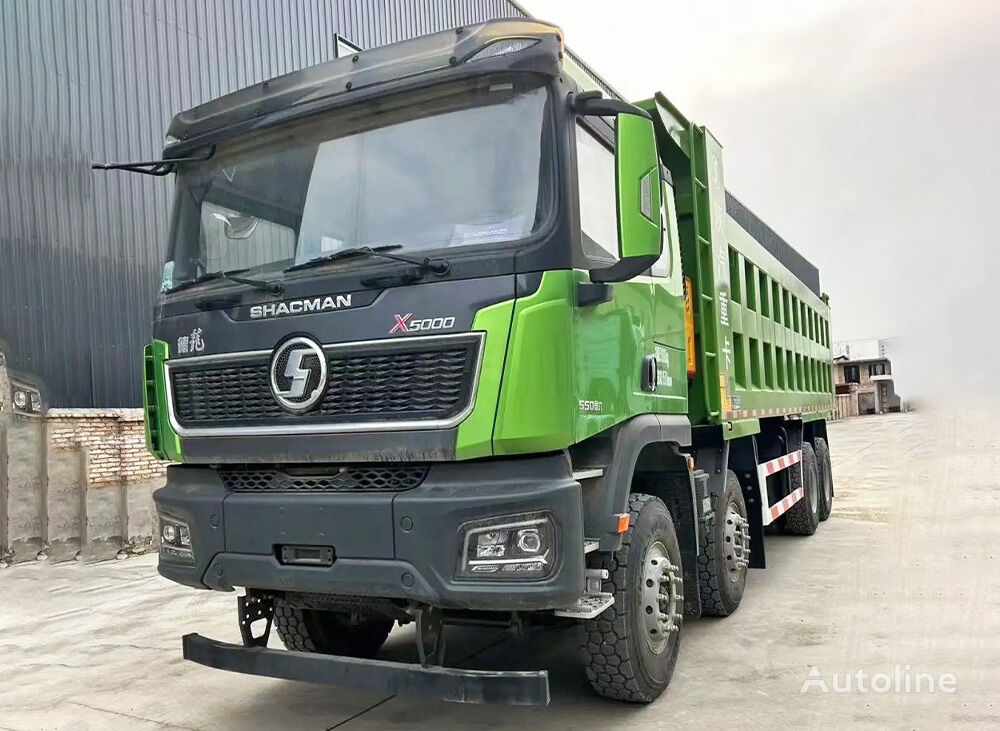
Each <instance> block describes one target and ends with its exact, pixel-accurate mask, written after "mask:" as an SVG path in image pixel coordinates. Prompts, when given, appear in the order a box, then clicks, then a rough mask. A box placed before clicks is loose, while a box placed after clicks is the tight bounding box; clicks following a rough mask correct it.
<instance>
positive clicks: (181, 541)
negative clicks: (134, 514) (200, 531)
mask: <svg viewBox="0 0 1000 731" xmlns="http://www.w3.org/2000/svg"><path fill="white" fill-rule="evenodd" d="M160 558H162V559H166V560H168V561H174V562H176V563H194V553H193V551H192V550H191V531H190V529H189V528H188V525H187V523H185V522H184V521H183V520H181V519H179V518H174V517H173V516H169V515H161V516H160Z"/></svg>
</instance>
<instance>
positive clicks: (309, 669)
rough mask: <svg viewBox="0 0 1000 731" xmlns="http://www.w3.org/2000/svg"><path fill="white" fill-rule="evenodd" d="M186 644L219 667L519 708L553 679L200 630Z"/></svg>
mask: <svg viewBox="0 0 1000 731" xmlns="http://www.w3.org/2000/svg"><path fill="white" fill-rule="evenodd" d="M183 642H184V659H185V660H191V661H193V662H196V663H198V664H200V665H207V666H209V667H213V668H217V669H219V670H231V671H233V672H237V673H247V674H249V675H264V676H267V677H270V678H282V679H284V680H302V681H306V682H310V683H324V684H328V685H337V686H340V687H342V688H350V689H353V690H365V691H373V692H380V693H386V694H392V695H401V696H411V697H417V698H440V699H441V700H445V701H453V702H456V703H505V704H508V705H517V706H536V705H542V706H544V705H548V703H549V677H548V673H547V672H546V671H545V670H535V671H517V670H502V671H496V670H465V669H462V668H446V667H441V666H435V665H417V664H414V663H401V662H388V661H386V660H363V659H359V658H354V657H342V656H338V655H319V654H312V653H307V652H292V651H289V650H269V649H267V648H266V647H244V646H243V645H231V644H227V643H225V642H219V641H217V640H212V639H208V638H207V637H202V636H201V635H197V634H190V635H184V640H183Z"/></svg>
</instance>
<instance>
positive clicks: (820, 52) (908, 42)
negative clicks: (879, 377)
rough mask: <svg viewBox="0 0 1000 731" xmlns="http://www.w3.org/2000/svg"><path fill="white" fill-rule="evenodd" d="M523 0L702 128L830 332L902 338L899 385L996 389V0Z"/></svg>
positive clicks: (999, 145) (638, 90)
mask: <svg viewBox="0 0 1000 731" xmlns="http://www.w3.org/2000/svg"><path fill="white" fill-rule="evenodd" d="M524 5H525V7H526V9H527V10H528V11H529V12H531V13H533V14H534V15H535V16H536V17H538V18H541V19H544V20H550V21H552V22H554V23H557V24H559V25H561V26H562V27H563V29H564V31H565V36H566V42H567V44H568V45H569V46H570V47H571V48H572V49H573V50H574V51H576V52H577V53H578V54H579V55H580V56H582V57H583V58H584V60H586V61H587V62H589V63H590V64H591V65H592V66H593V67H594V68H595V69H596V70H597V72H598V73H600V74H601V75H602V76H604V77H605V78H606V79H607V80H608V81H609V82H610V83H611V84H612V85H613V86H614V87H616V88H617V89H618V90H619V91H620V92H622V93H623V94H624V95H625V96H626V97H628V98H630V99H640V98H645V97H648V96H650V95H651V94H652V93H653V92H654V91H662V92H663V93H664V94H666V96H667V97H668V98H670V99H671V101H673V102H674V103H675V104H677V106H678V107H679V108H680V109H681V111H683V112H684V113H685V114H686V115H687V116H688V117H689V118H691V119H693V120H694V121H696V122H698V123H699V124H704V125H706V126H707V127H708V128H709V129H711V130H712V132H713V133H714V134H715V136H716V137H717V138H718V139H719V140H720V142H721V143H722V145H723V148H724V151H723V161H724V164H725V169H724V173H725V179H726V187H728V188H729V189H730V190H732V191H733V193H734V194H735V195H736V196H737V197H739V198H740V199H741V200H742V201H743V202H744V203H745V204H746V205H748V206H749V207H750V208H752V209H753V210H754V212H756V213H757V214H758V215H759V216H760V217H761V218H762V219H764V220H765V221H766V222H767V223H768V224H770V225H771V227H772V228H774V229H775V230H776V231H777V232H778V233H779V234H781V235H782V236H783V237H784V238H785V239H786V240H787V241H788V242H789V243H791V244H792V246H794V247H795V248H797V249H798V250H799V251H800V252H801V253H802V254H803V255H805V256H806V257H807V258H808V259H809V260H811V261H812V262H813V263H814V264H816V265H817V266H818V267H819V269H820V279H821V283H822V286H823V289H824V291H826V292H827V293H829V295H830V305H831V308H832V320H833V322H832V327H833V335H834V337H835V338H836V339H838V340H839V339H853V338H860V337H869V336H886V335H896V336H902V338H903V340H902V343H903V346H902V347H903V349H902V351H901V352H899V353H897V355H896V362H895V367H894V370H895V372H896V381H897V390H899V391H900V392H902V394H903V395H904V397H905V396H914V395H919V396H923V397H928V396H933V395H934V394H935V393H937V394H942V393H944V392H946V390H947V389H951V388H953V387H955V386H956V385H958V386H961V387H962V388H963V389H964V390H965V392H966V393H967V394H970V395H978V394H981V393H982V392H983V390H984V389H988V390H989V391H990V392H991V393H993V394H997V393H998V392H1000V388H998V387H997V382H998V381H1000V376H997V375H994V369H1000V347H998V346H997V344H996V340H997V337H998V336H997V335H996V333H995V327H994V325H993V317H992V314H993V313H994V312H995V311H997V310H998V309H1000V304H998V302H997V299H998V297H997V295H998V289H1000V288H998V286H997V284H996V281H995V280H996V276H997V273H998V271H1000V269H998V265H1000V249H998V246H1000V241H998V237H1000V226H998V223H997V221H998V217H1000V141H998V137H1000V2H996V1H994V0H906V1H902V0H879V1H877V2H872V0H866V1H865V2H861V1H860V0H809V2H776V1H766V2H765V1H759V2H752V3H750V2H718V1H712V2H708V1H707V0H706V1H705V2H676V1H675V0H673V1H672V0H658V1H655V2H652V1H651V2H646V1H643V0H619V1H618V2H614V3H609V2H602V3H596V2H595V3H589V2H580V1H579V0H577V1H573V0H526V1H525V3H524ZM609 8H613V14H610V13H609Z"/></svg>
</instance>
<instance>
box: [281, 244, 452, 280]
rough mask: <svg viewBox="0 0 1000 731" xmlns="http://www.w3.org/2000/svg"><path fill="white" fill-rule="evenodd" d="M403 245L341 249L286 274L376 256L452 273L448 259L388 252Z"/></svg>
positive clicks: (298, 266)
mask: <svg viewBox="0 0 1000 731" xmlns="http://www.w3.org/2000/svg"><path fill="white" fill-rule="evenodd" d="M402 248H403V246H402V245H401V244H386V245H385V246H374V247H372V246H358V247H355V248H352V249H341V250H340V251H334V252H331V253H329V254H326V255H324V256H318V257H316V258H315V259H310V260H309V261H304V262H302V263H301V264H293V265H292V266H290V267H288V268H287V269H285V271H286V272H295V271H299V270H300V269H309V268H311V267H315V266H319V265H321V264H328V263H330V262H332V261H339V260H340V259H346V258H348V257H352V256H376V257H380V258H382V259H392V260H393V261H402V262H406V263H407V264H412V265H414V266H417V267H419V268H420V270H421V271H425V272H432V273H433V274H437V275H444V274H447V273H448V272H449V271H451V264H449V263H448V260H447V259H441V258H437V259H431V258H429V257H424V258H423V259H416V258H411V257H409V256H400V255H399V254H389V253H386V252H389V251H395V250H396V249H402Z"/></svg>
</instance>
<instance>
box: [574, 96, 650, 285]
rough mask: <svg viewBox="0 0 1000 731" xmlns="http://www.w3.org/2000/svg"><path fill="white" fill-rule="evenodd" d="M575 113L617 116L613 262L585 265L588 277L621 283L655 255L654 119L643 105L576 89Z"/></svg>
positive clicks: (598, 280)
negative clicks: (599, 266)
mask: <svg viewBox="0 0 1000 731" xmlns="http://www.w3.org/2000/svg"><path fill="white" fill-rule="evenodd" d="M574 109H575V110H576V111H577V113H579V114H597V115H600V116H609V115H611V114H615V115H617V119H616V123H615V176H616V189H617V192H618V257H619V259H618V261H617V262H616V263H615V264H613V265H611V266H609V267H605V268H603V269H592V270H590V280H591V281H592V282H624V281H627V280H629V279H632V277H635V276H638V275H639V274H641V273H642V272H644V271H646V270H647V269H649V268H650V267H651V266H653V264H654V263H655V262H656V260H657V259H659V258H660V252H661V250H662V247H663V231H662V226H661V221H660V197H661V195H662V190H661V185H660V160H659V156H658V155H657V152H656V132H655V130H654V128H653V120H652V118H651V117H650V116H649V114H647V113H646V112H645V111H644V110H642V109H639V108H638V107H635V106H633V105H631V104H628V103H627V102H623V101H619V100H617V99H602V98H600V96H599V94H598V93H597V92H587V93H585V94H580V95H579V96H578V97H577V99H576V101H575V103H574Z"/></svg>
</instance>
